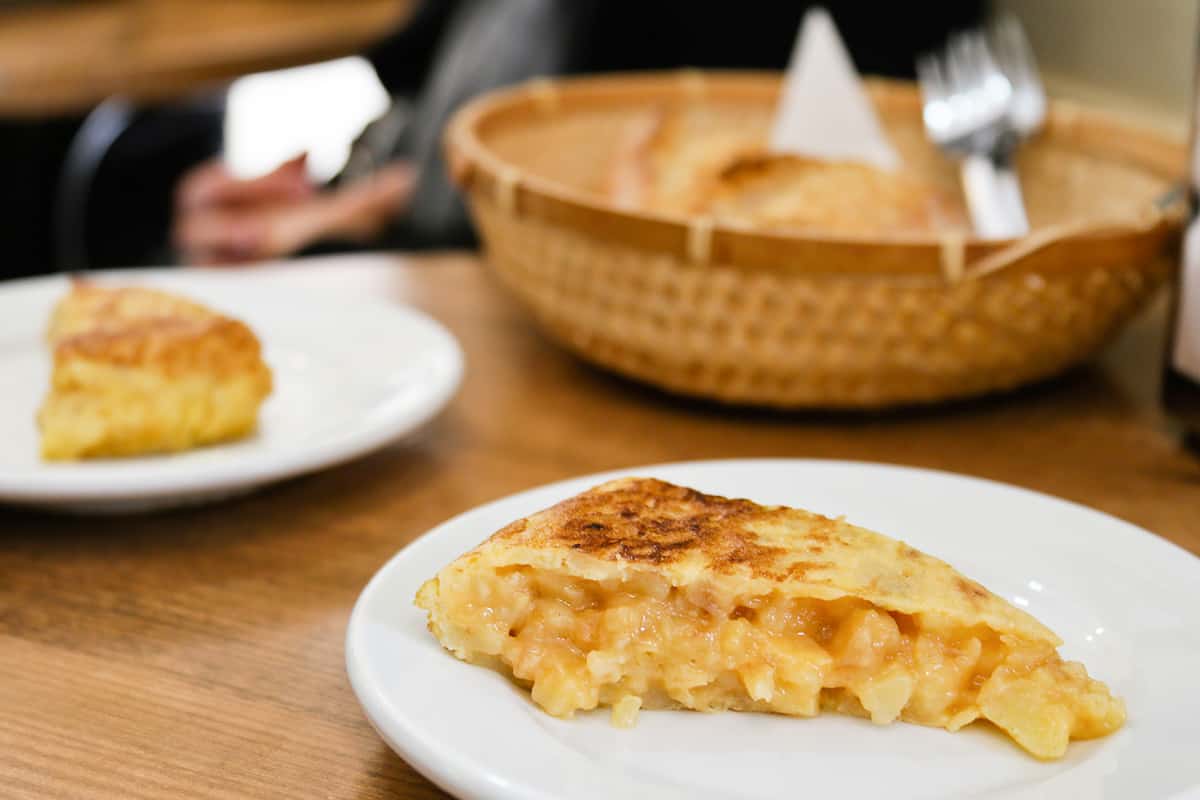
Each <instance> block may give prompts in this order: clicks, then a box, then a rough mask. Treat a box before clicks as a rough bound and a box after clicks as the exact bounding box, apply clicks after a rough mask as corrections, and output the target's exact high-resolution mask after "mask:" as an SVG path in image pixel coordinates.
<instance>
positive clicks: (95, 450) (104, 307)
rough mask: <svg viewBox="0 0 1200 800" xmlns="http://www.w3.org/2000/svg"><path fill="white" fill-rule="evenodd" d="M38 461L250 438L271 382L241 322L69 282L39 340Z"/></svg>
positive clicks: (175, 301)
mask: <svg viewBox="0 0 1200 800" xmlns="http://www.w3.org/2000/svg"><path fill="white" fill-rule="evenodd" d="M47 338H48V339H49V341H50V343H51V345H52V347H53V351H54V370H53V373H52V376H51V388H50V393H49V394H48V396H47V398H46V401H45V403H44V404H43V406H42V408H41V410H40V412H39V414H38V423H39V426H40V428H41V431H42V455H43V457H45V458H47V459H52V460H64V459H77V458H90V457H100V456H122V455H135V454H140V453H150V452H166V451H173V450H183V449H187V448H190V447H196V446H198V445H202V444H208V443H212V442H218V441H224V440H228V439H235V438H239V437H241V436H245V435H247V434H249V433H250V432H252V431H253V430H254V428H255V426H256V423H257V418H258V408H259V406H260V405H261V403H262V401H263V399H265V398H266V396H267V395H268V394H270V391H271V385H272V380H271V372H270V369H268V367H267V365H266V364H265V362H264V361H263V359H262V348H261V346H260V344H259V342H258V339H257V337H255V335H254V333H253V332H252V331H251V330H250V329H249V328H248V327H247V326H246V325H245V324H244V323H242V322H239V321H237V320H234V319H230V318H229V317H226V316H223V315H221V314H218V313H217V312H215V311H212V310H210V309H208V308H205V307H204V306H202V305H200V304H198V303H195V302H193V301H191V300H188V299H186V298H182V297H178V296H176V295H172V294H169V293H167V292H162V291H158V290H154V289H144V288H140V287H120V288H108V287H103V286H97V285H94V284H90V283H88V282H85V281H75V282H74V283H73V285H72V288H71V291H70V292H69V293H68V294H67V296H66V297H64V298H63V300H62V301H60V302H59V304H58V305H57V306H56V307H55V309H54V311H53V312H52V314H51V320H50V325H49V329H48V331H47Z"/></svg>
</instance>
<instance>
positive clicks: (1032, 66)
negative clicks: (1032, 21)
mask: <svg viewBox="0 0 1200 800" xmlns="http://www.w3.org/2000/svg"><path fill="white" fill-rule="evenodd" d="M988 38H989V39H990V40H991V44H992V47H993V49H994V50H995V53H996V60H997V62H998V64H999V66H1000V68H1001V69H1002V70H1004V72H1005V73H1006V74H1007V75H1008V78H1009V80H1011V81H1012V82H1013V83H1014V84H1020V86H1021V89H1023V90H1031V89H1036V90H1037V91H1039V92H1040V91H1041V80H1040V79H1039V77H1038V71H1037V61H1036V59H1035V58H1034V56H1033V48H1032V47H1031V46H1030V45H1029V39H1028V38H1026V36H1025V31H1024V29H1023V28H1022V27H1021V23H1020V22H1019V21H1018V20H1017V18H1016V17H1014V16H1013V15H1012V14H1001V15H1000V16H998V17H997V18H996V19H995V20H993V21H992V23H991V25H989V26H988Z"/></svg>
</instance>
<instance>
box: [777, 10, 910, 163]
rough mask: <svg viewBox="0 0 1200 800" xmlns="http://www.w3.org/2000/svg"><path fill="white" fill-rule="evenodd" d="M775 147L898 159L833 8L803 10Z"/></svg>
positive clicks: (837, 156)
mask: <svg viewBox="0 0 1200 800" xmlns="http://www.w3.org/2000/svg"><path fill="white" fill-rule="evenodd" d="M771 149H772V150H774V151H776V152H781V153H796V154H798V155H804V156H809V157H812V158H820V159H824V160H827V161H835V160H838V161H861V162H865V163H867V164H870V165H872V166H875V167H878V168H880V169H886V170H894V169H896V168H897V167H898V166H899V165H900V159H899V157H898V156H897V155H896V151H895V150H894V149H893V148H892V145H891V143H890V142H889V141H888V138H887V135H886V134H885V133H884V131H883V126H882V125H880V124H879V118H878V117H876V116H875V109H874V107H873V106H872V105H871V101H870V100H869V99H867V94H866V91H864V89H863V85H862V81H861V80H859V77H858V71H857V70H855V68H854V62H853V61H851V59H850V54H849V53H847V52H846V46H845V45H844V44H843V43H842V37H841V36H840V35H838V31H837V26H836V25H834V23H833V18H832V17H830V16H829V12H827V11H825V9H823V8H814V9H812V10H811V11H809V12H808V13H807V14H805V15H804V21H803V22H802V23H801V25H800V34H799V35H798V36H797V37H796V46H795V48H794V49H793V50H792V58H791V62H790V63H789V64H788V71H787V75H786V76H785V77H784V83H783V91H782V93H781V94H780V98H779V108H778V109H777V110H776V113H775V126H774V128H773V129H772V131H771Z"/></svg>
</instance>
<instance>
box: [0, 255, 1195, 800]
mask: <svg viewBox="0 0 1200 800" xmlns="http://www.w3.org/2000/svg"><path fill="white" fill-rule="evenodd" d="M276 277H278V278H279V279H281V280H285V281H286V282H288V283H298V284H311V285H316V286H324V287H327V288H328V290H329V291H330V292H331V297H332V293H334V292H336V291H341V290H346V291H353V290H354V288H355V287H358V288H361V289H363V290H369V291H372V292H373V293H375V294H386V295H390V296H392V297H395V298H396V299H397V300H402V301H405V302H409V303H413V304H415V305H416V306H418V307H420V308H423V309H425V310H427V311H428V312H430V313H431V314H433V315H434V316H436V317H437V318H439V319H440V320H442V321H443V322H444V323H445V324H446V325H448V326H449V327H450V328H451V329H452V330H453V331H454V333H455V334H456V335H457V336H458V337H459V338H460V339H461V341H462V344H463V347H464V348H465V350H466V355H467V362H468V369H467V376H466V379H465V382H464V384H463V386H462V390H461V392H460V393H459V395H458V397H457V399H456V400H454V402H453V403H451V405H450V407H449V408H448V409H447V410H446V411H445V412H444V413H443V414H442V415H441V416H440V417H439V418H438V419H437V420H436V421H435V422H434V423H433V424H431V425H430V426H429V427H428V428H427V429H426V430H425V431H423V432H422V433H421V434H420V435H418V436H416V437H415V438H413V439H411V440H409V441H408V442H406V443H403V444H400V445H397V446H394V447H392V448H390V449H388V450H386V451H384V452H381V453H379V454H377V455H375V456H372V457H369V458H366V459H363V460H362V461H360V462H358V463H355V464H352V465H349V466H345V467H342V468H340V469H335V470H332V471H330V472H327V473H324V474H321V475H315V476H312V477H308V478H303V479H299V480H295V481H292V482H290V483H287V484H284V485H282V486H278V487H276V488H274V489H270V490H267V491H264V492H261V493H259V494H257V495H254V496H251V497H248V498H245V499H241V500H236V501H232V502H228V503H225V504H223V505H218V506H213V507H209V508H199V509H193V510H184V511H177V512H169V513H162V514H159V515H155V516H146V517H132V518H124V519H109V518H95V519H86V520H84V519H73V518H65V517H56V516H51V515H44V514H39V513H33V512H26V511H17V510H0V795H3V796H4V797H12V796H18V797H19V796H25V795H28V796H42V797H114V798H115V797H121V798H160V797H172V798H183V797H205V798H213V797H216V798H225V797H228V798H245V797H254V798H264V797H280V798H285V797H286V798H294V797H321V798H356V799H358V800H363V799H365V798H383V797H416V798H428V797H435V796H441V795H440V792H438V790H437V789H435V788H434V787H433V786H431V785H430V784H429V783H427V782H426V781H425V780H424V779H422V778H421V777H420V776H418V775H417V774H416V773H415V772H414V771H413V770H412V769H411V768H409V767H408V766H407V765H406V764H405V763H404V762H403V761H401V760H400V759H399V758H398V757H396V756H395V755H393V754H392V752H391V751H390V750H388V748H387V747H386V746H385V745H384V744H383V743H382V742H381V741H380V740H379V739H378V737H377V736H376V735H375V734H374V733H373V732H372V730H371V728H370V727H369V726H368V725H367V723H366V721H365V719H364V718H363V716H362V714H361V712H360V711H359V707H358V704H357V702H356V701H355V699H354V696H353V695H352V694H351V691H350V688H349V686H348V684H347V680H346V676H345V672H344V668H343V656H342V637H343V635H344V633H345V625H346V619H347V616H348V614H349V613H350V608H351V605H352V604H353V602H354V599H355V597H356V596H357V595H358V592H359V591H360V590H361V589H362V587H363V585H364V584H365V583H366V581H367V579H368V578H370V576H371V575H372V573H373V572H374V571H375V570H376V569H377V568H378V567H379V566H380V565H381V564H383V562H384V561H385V560H386V559H387V558H388V557H390V556H391V555H392V554H393V553H394V552H396V550H398V549H399V548H401V547H403V546H404V545H405V543H407V542H409V541H411V540H412V539H413V537H416V536H419V535H420V534H421V533H422V532H424V531H426V530H428V529H429V528H430V527H432V526H433V525H435V524H436V523H438V522H440V521H442V520H444V519H446V518H447V517H449V516H451V515H454V514H457V513H459V512H461V511H464V510H466V509H468V508H471V507H472V506H475V505H477V504H479V503H483V502H485V501H488V500H492V499H495V498H497V497H500V496H502V495H506V494H509V493H511V492H516V491H519V490H522V489H527V488H529V487H532V486H536V485H538V484H541V483H545V482H547V481H553V480H557V479H560V478H566V477H569V476H573V475H579V474H582V473H588V472H593V471H597V470H604V469H611V468H617V467H629V466H634V465H638V464H647V463H654V462H662V461H671V460H679V459H696V458H714V457H731V456H805V457H818V458H846V459H864V460H872V461H886V462H894V463H901V464H915V465H920V466H924V467H934V468H938V469H946V470H954V471H957V472H963V473H967V474H971V475H980V476H983V477H987V478H993V479H996V480H1000V481H1007V482H1010V483H1014V484H1018V485H1021V486H1028V487H1031V488H1034V489H1038V490H1041V491H1044V492H1049V493H1051V494H1055V495H1059V496H1062V497H1065V498H1068V499H1070V500H1075V501H1077V502H1080V503H1086V504H1088V505H1091V506H1094V507H1096V508H1099V509H1102V510H1104V511H1107V512H1109V513H1111V514H1115V515H1117V516H1119V517H1124V518H1125V519H1128V520H1130V521H1132V522H1135V523H1137V524H1139V525H1143V526H1145V527H1146V528H1149V529H1150V530H1153V531H1156V532H1158V533H1159V534H1161V535H1162V536H1165V537H1166V538H1168V539H1171V540H1172V541H1175V542H1177V543H1178V544H1180V545H1183V546H1184V547H1186V548H1189V549H1191V550H1192V551H1193V552H1200V510H1198V509H1200V459H1197V458H1196V457H1195V456H1191V455H1189V454H1187V453H1185V452H1184V451H1182V450H1181V449H1180V448H1179V446H1178V443H1177V440H1176V438H1175V437H1174V436H1173V435H1172V434H1171V432H1170V431H1169V430H1168V428H1167V427H1166V426H1165V424H1164V421H1163V419H1162V418H1161V417H1160V415H1159V412H1158V411H1157V410H1156V408H1155V406H1154V404H1153V393H1154V382H1155V379H1156V373H1157V369H1158V367H1157V364H1158V361H1159V353H1160V352H1161V351H1160V349H1159V348H1160V344H1161V342H1160V339H1159V337H1160V332H1161V328H1162V326H1161V319H1162V312H1161V308H1157V309H1152V310H1151V312H1150V313H1149V314H1148V315H1146V316H1145V317H1143V318H1142V319H1141V320H1139V321H1138V323H1137V324H1135V325H1134V326H1132V327H1131V328H1130V330H1129V331H1128V332H1127V333H1126V335H1125V336H1124V337H1123V338H1122V339H1121V340H1120V341H1119V342H1117V343H1116V344H1115V345H1114V346H1113V347H1112V348H1110V349H1109V350H1108V351H1107V352H1106V353H1105V355H1104V357H1103V358H1102V359H1101V360H1100V362H1099V363H1098V364H1096V365H1093V366H1090V367H1087V368H1084V369H1081V370H1079V371H1076V372H1074V373H1072V374H1071V375H1068V376H1066V377H1064V378H1061V379H1059V380H1057V381H1054V382H1052V383H1049V384H1046V385H1042V386H1039V387H1035V388H1032V389H1029V390H1025V391H1022V392H1018V393H1016V394H1012V395H1009V396H1006V397H999V398H993V399H989V400H984V401H978V402H970V403H963V404H959V405H955V406H952V407H947V408H937V409H929V410H923V411H908V412H903V413H895V414H883V415H877V416H853V415H834V414H798V415H782V414H774V413H758V412H753V411H745V410H740V411H733V410H728V409H722V408H716V407H712V406H709V405H705V404H701V403H695V402H690V401H686V400H680V399H677V398H672V397H666V396H663V395H661V394H658V393H656V392H653V391H650V390H648V389H644V388H641V387H639V386H636V385H633V384H630V383H627V382H625V381H622V380H619V379H617V378H613V377H610V376H608V375H606V374H604V373H601V372H599V371H597V370H594V369H592V368H590V367H588V366H585V365H584V364H582V363H580V362H578V361H576V360H575V359H573V358H571V357H568V356H567V355H564V354H563V353H562V352H560V351H559V350H558V349H556V348H555V347H553V346H551V345H550V344H548V343H547V342H546V341H545V340H544V339H542V338H541V336H539V335H538V334H537V333H536V332H535V331H534V329H533V328H532V327H531V326H530V325H529V324H528V322H527V320H526V318H525V317H524V316H523V314H522V313H521V312H520V310H519V309H518V308H516V307H515V306H514V304H513V303H512V302H511V301H510V300H508V299H507V297H506V296H504V295H503V294H502V293H501V292H500V291H499V290H498V289H497V287H495V286H494V285H493V281H492V279H491V277H490V276H489V275H488V274H487V273H486V272H485V271H484V270H483V269H482V268H481V267H480V264H479V262H478V261H477V259H476V258H474V257H473V256H469V255H446V256H436V257H424V258H419V259H402V258H394V259H384V260H382V261H380V259H378V258H376V259H375V263H373V264H372V263H368V262H361V261H360V262H358V263H357V265H351V266H349V267H345V266H343V267H333V266H320V265H317V266H309V267H298V268H293V269H292V271H290V272H286V273H282V274H279V275H277V276H276Z"/></svg>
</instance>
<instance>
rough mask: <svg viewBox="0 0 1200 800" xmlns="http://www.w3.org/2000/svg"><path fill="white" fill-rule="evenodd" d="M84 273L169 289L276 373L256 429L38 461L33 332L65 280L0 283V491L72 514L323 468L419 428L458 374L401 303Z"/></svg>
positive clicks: (204, 276) (182, 499)
mask: <svg viewBox="0 0 1200 800" xmlns="http://www.w3.org/2000/svg"><path fill="white" fill-rule="evenodd" d="M91 279H92V280H95V281H97V282H106V281H107V282H111V283H119V284H133V283H136V284H138V285H145V286H155V287H159V288H163V289H167V290H170V291H177V292H180V293H181V294H184V295H186V296H188V297H191V298H194V299H196V300H198V301H200V302H202V303H205V304H206V305H209V306H211V307H213V308H215V309H217V310H219V311H222V312H225V313H227V314H230V315H232V316H234V317H236V318H238V319H241V320H243V321H244V322H246V323H247V324H249V325H250V327H251V328H253V329H254V331H255V333H256V334H257V335H258V337H259V339H260V340H261V341H262V343H263V348H264V355H265V358H266V360H267V362H268V363H269V364H270V366H271V369H272V371H273V373H274V376H275V389H274V391H273V392H272V394H271V396H270V397H269V398H268V399H267V401H266V402H265V403H264V405H263V408H262V410H261V412H260V416H259V430H258V432H257V434H255V435H254V436H252V437H250V438H248V439H244V440H242V441H238V442H232V443H228V444H221V445H214V446H211V447H205V448H201V449H198V450H192V451H188V452H184V453H179V454H174V455H161V456H147V457H140V458H124V459H109V460H95V461H85V462H79V463H47V462H44V461H42V460H41V458H40V457H39V455H38V432H37V427H36V424H35V422H34V415H35V413H36V410H37V407H38V406H39V405H40V403H41V401H42V397H43V396H44V394H45V392H46V388H47V381H48V379H49V374H50V357H49V353H48V351H47V348H46V345H45V343H44V342H43V339H42V334H43V331H44V330H45V327H46V322H47V319H48V315H49V313H50V309H51V307H52V305H53V304H54V303H55V302H56V301H57V300H58V299H59V298H60V297H61V296H62V295H63V293H64V292H65V291H66V289H67V281H66V279H65V278H63V277H59V276H55V277H49V278H37V279H32V280H22V281H13V282H10V283H5V284H0V387H2V388H0V501H5V502H9V503H21V504H29V505H40V506H52V507H55V508H59V509H64V510H71V511H134V510H146V509H151V508H160V507H164V506H171V505H181V504H188V503H199V502H205V501H208V500H213V499H216V498H219V497H224V496H227V495H231V494H237V493H241V492H246V491H249V490H251V489H254V488H256V487H259V486H262V485H264V484H266V483H270V482H272V481H278V480H280V479H283V478H288V477H291V476H294V475H299V474H302V473H305V472H311V471H313V470H317V469H321V468H323V467H328V466H331V465H333V464H338V463H341V462H344V461H347V460H349V459H351V458H354V457H356V456H360V455H363V454H365V453H368V452H370V451H372V450H376V449H378V448H380V447H382V446H384V445H386V444H388V443H389V442H392V441H394V440H395V439H397V438H398V437H400V436H403V435H404V434H405V433H408V432H409V431H411V430H413V429H414V428H416V427H418V426H420V425H421V424H422V423H424V422H425V421H427V420H428V419H429V418H430V417H432V416H433V415H434V414H435V413H437V411H438V410H439V409H441V408H442V406H444V405H445V404H446V402H448V401H449V399H450V397H451V396H452V395H453V393H454V390H455V389H456V388H457V386H458V383H459V379H460V377H461V374H462V368H463V359H462V352H461V351H460V349H459V347H458V344H457V342H456V341H455V339H454V337H453V336H451V334H450V333H449V332H448V331H446V329H445V328H443V327H442V326H441V325H439V324H438V323H437V322H435V321H433V320H432V319H430V318H429V317H428V316H426V315H425V314H422V313H421V312H419V311H416V310H414V309H411V308H406V307H403V306H400V305H396V304H389V303H385V302H383V301H380V300H376V299H374V298H371V297H359V296H350V295H347V294H346V293H338V292H334V293H332V294H330V293H326V294H320V293H317V292H314V291H312V290H307V291H306V290H290V289H288V288H286V287H283V286H281V282H280V281H278V280H270V281H264V280H260V279H258V278H257V277H256V276H254V275H253V274H239V273H218V274H213V273H212V272H200V271H196V272H193V271H190V270H175V271H161V270H153V271H151V270H145V271H131V272H125V273H95V274H94V275H93V276H92V277H91Z"/></svg>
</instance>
